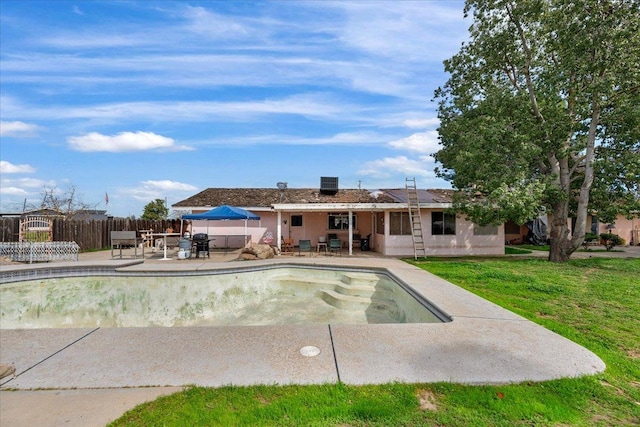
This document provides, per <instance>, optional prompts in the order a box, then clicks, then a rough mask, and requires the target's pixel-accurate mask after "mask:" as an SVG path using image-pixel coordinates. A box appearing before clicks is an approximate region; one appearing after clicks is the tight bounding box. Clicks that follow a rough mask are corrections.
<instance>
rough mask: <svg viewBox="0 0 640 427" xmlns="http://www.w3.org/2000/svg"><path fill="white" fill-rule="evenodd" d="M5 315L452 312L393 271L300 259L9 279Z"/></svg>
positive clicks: (220, 317)
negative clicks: (258, 265)
mask: <svg viewBox="0 0 640 427" xmlns="http://www.w3.org/2000/svg"><path fill="white" fill-rule="evenodd" d="M0 319H1V321H0V328H2V329H28V328H81V327H147V326H228V325H278V324H366V323H439V322H443V321H448V320H450V319H449V318H448V316H447V315H446V314H445V313H443V312H442V311H441V310H439V309H438V308H437V307H435V306H433V305H432V304H430V303H429V302H428V301H427V300H425V299H424V298H422V297H420V296H419V295H417V294H416V293H415V292H413V291H412V289H411V288H409V287H408V286H407V285H405V284H403V283H401V282H398V281H396V280H394V279H393V278H392V277H390V276H388V275H386V274H382V273H379V272H375V271H366V270H357V271H348V270H341V271H336V270H333V269H316V268H297V267H279V268H273V269H264V270H253V271H249V272H233V273H225V274H208V275H179V274H176V275H163V276H153V275H141V276H125V275H118V276H94V277H67V278H53V279H40V280H31V281H23V282H15V283H5V284H3V285H2V286H1V287H0Z"/></svg>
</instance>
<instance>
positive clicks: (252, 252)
mask: <svg viewBox="0 0 640 427" xmlns="http://www.w3.org/2000/svg"><path fill="white" fill-rule="evenodd" d="M274 255H275V252H274V251H273V248H272V247H271V246H269V245H254V246H252V247H250V248H244V249H243V250H242V251H241V252H240V256H239V258H240V259H242V260H254V259H268V258H273V257H274Z"/></svg>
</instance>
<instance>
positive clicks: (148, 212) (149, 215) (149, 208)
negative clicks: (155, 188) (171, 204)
mask: <svg viewBox="0 0 640 427" xmlns="http://www.w3.org/2000/svg"><path fill="white" fill-rule="evenodd" d="M168 214H169V209H168V208H167V205H166V203H165V201H164V200H162V199H155V200H154V201H152V202H149V203H147V204H146V205H145V207H144V212H143V213H142V217H141V218H142V219H151V220H159V219H167V215H168Z"/></svg>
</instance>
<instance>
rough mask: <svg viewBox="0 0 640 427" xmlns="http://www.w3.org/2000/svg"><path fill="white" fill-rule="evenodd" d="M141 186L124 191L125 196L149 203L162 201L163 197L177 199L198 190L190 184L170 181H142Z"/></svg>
mask: <svg viewBox="0 0 640 427" xmlns="http://www.w3.org/2000/svg"><path fill="white" fill-rule="evenodd" d="M140 184H141V185H140V186H138V187H136V188H131V189H128V190H127V191H126V193H127V195H129V196H131V197H133V198H134V199H136V200H138V201H141V202H147V203H148V202H151V201H153V200H155V199H164V198H165V197H171V198H173V197H177V196H179V195H183V194H185V193H189V194H192V193H193V192H194V191H197V190H198V187H195V186H193V185H191V184H185V183H182V182H177V181H170V180H159V181H154V180H148V181H142V182H141V183H140Z"/></svg>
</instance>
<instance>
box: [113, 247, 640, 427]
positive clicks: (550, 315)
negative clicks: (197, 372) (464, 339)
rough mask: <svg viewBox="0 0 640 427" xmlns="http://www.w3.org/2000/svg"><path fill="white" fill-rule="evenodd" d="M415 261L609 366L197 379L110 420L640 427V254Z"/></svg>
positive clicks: (137, 422)
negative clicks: (499, 379)
mask: <svg viewBox="0 0 640 427" xmlns="http://www.w3.org/2000/svg"><path fill="white" fill-rule="evenodd" d="M409 262H411V263H413V264H416V265H417V266H419V267H420V268H423V269H425V270H428V271H430V272H432V273H434V274H437V275H438V276H441V277H443V278H445V279H447V280H449V281H451V282H453V283H455V284H457V285H459V286H461V287H463V288H465V289H468V290H470V291H471V292H474V293H476V294H478V295H480V296H482V297H484V298H486V299H488V300H491V301H493V302H495V303H497V304H499V305H501V306H503V307H505V308H507V309H510V310H512V311H514V312H516V313H518V314H520V315H522V316H524V317H526V318H528V319H531V320H533V321H534V322H537V323H539V324H542V325H543V326H545V327H547V328H548V329H551V330H553V331H555V332H557V333H559V334H561V335H563V336H565V337H567V338H569V339H571V340H573V341H575V342H577V343H579V344H581V345H583V346H585V347H586V348H588V349H589V350H591V351H593V352H594V353H596V354H597V355H598V356H600V358H602V359H603V360H604V362H605V363H606V364H607V369H606V371H605V372H604V373H602V374H600V375H596V376H592V377H583V378H576V379H563V380H555V381H547V382H542V383H524V384H516V385H500V386H464V385H457V384H448V383H438V384H384V385H378V386H363V387H354V386H347V385H344V384H330V385H321V386H256V387H224V388H217V389H213V388H202V387H191V388H188V389H187V390H185V391H183V392H180V393H176V394H173V395H171V396H165V397H161V398H159V399H157V400H155V401H153V402H149V403H146V404H142V405H140V406H138V407H136V408H134V409H133V410H131V411H129V412H127V413H126V414H124V415H123V416H122V417H121V418H120V419H118V420H116V421H115V422H114V423H112V424H111V425H113V426H184V425H189V426H205V425H206V426H447V427H450V426H505V427H506V426H563V427H564V426H638V425H640V279H639V278H640V259H607V258H591V259H587V260H572V261H570V262H568V263H566V264H551V263H548V262H546V261H543V260H539V259H528V258H518V259H515V258H514V259H509V258H499V259H498V258H495V259H480V258H451V259H449V258H447V259H427V260H425V261H420V262H414V261H413V260H411V261H409Z"/></svg>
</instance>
